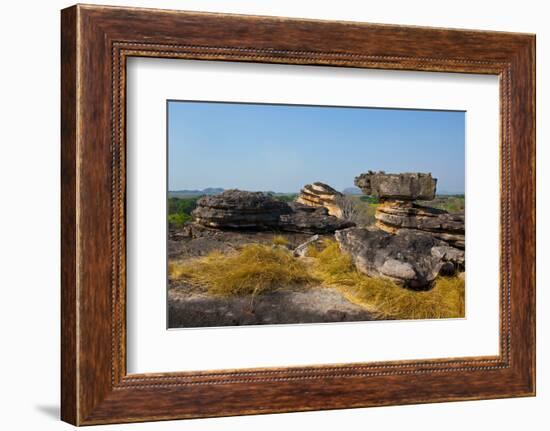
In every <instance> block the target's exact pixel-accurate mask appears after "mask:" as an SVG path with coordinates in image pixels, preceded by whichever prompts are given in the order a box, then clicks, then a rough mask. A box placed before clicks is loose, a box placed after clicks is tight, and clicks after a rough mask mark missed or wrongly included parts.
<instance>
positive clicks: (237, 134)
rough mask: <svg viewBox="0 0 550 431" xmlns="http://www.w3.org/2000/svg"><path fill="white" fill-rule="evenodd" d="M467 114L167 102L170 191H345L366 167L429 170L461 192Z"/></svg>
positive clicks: (445, 188) (446, 188)
mask: <svg viewBox="0 0 550 431" xmlns="http://www.w3.org/2000/svg"><path fill="white" fill-rule="evenodd" d="M464 122H465V113H464V112H457V111H425V110H404V109H374V108H341V107H317V106H300V105H266V104H236V103H211V102H180V101H169V102H168V154H169V156H168V188H169V190H182V189H203V188H206V187H223V188H225V189H228V188H238V189H242V190H251V191H257V190H260V191H275V192H297V191H299V190H300V188H301V187H302V186H303V185H304V184H307V183H311V182H314V181H322V182H324V183H327V184H329V185H331V186H332V187H334V188H336V189H338V190H342V189H344V188H346V187H351V186H353V179H354V177H355V176H357V175H359V174H360V173H362V172H366V171H368V170H374V171H378V170H384V171H386V172H431V173H432V175H433V176H434V177H436V178H437V179H438V183H437V191H438V192H448V193H464V184H465V183H464V174H465V172H464V163H465V161H464V148H465V137H464V133H465V124H464Z"/></svg>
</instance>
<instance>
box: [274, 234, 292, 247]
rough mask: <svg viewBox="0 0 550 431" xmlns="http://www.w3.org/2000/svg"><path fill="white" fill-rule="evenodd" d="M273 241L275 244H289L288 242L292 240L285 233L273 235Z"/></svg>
mask: <svg viewBox="0 0 550 431" xmlns="http://www.w3.org/2000/svg"><path fill="white" fill-rule="evenodd" d="M271 243H272V244H273V245H283V246H287V245H288V244H290V241H289V240H288V238H287V237H286V236H283V235H273V238H271Z"/></svg>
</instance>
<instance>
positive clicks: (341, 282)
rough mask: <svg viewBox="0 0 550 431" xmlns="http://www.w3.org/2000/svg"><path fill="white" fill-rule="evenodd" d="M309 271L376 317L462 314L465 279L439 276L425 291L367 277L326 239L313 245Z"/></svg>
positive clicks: (428, 316)
mask: <svg viewBox="0 0 550 431" xmlns="http://www.w3.org/2000/svg"><path fill="white" fill-rule="evenodd" d="M308 255H310V256H312V257H315V262H314V264H313V268H312V269H311V272H312V275H313V276H314V277H315V278H317V279H318V280H320V281H321V282H322V284H324V285H327V286H333V287H336V288H338V289H339V290H340V291H341V292H342V294H343V295H344V296H345V297H346V298H347V299H348V300H349V301H351V302H354V303H356V304H359V305H361V306H363V307H365V308H367V309H368V310H370V311H372V312H373V313H375V314H376V315H378V316H379V317H389V318H394V319H436V318H452V317H464V281H463V280H461V279H460V278H458V277H452V278H438V279H437V280H436V282H435V285H434V287H433V288H432V289H431V290H428V291H413V290H409V289H405V288H403V287H400V286H398V285H397V284H395V283H393V282H392V281H390V280H386V279H383V278H374V277H367V276H366V275H364V274H361V273H359V272H358V271H357V269H356V268H355V265H354V264H353V261H352V259H351V257H350V256H349V255H347V254H345V253H342V252H341V251H340V248H339V246H338V243H336V241H332V240H328V241H325V243H324V249H322V250H321V251H319V250H318V249H315V248H312V249H311V250H310V253H308Z"/></svg>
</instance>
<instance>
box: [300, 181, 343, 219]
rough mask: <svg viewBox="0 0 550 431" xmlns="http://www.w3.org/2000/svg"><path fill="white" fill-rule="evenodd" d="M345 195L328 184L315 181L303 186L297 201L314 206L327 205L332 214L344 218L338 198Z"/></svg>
mask: <svg viewBox="0 0 550 431" xmlns="http://www.w3.org/2000/svg"><path fill="white" fill-rule="evenodd" d="M343 196H344V195H343V194H342V193H340V192H339V191H337V190H335V189H333V188H332V187H331V186H329V185H328V184H324V183H321V182H315V183H313V184H306V185H305V186H304V187H303V188H302V190H301V191H300V194H299V195H298V197H297V198H296V202H298V203H301V204H304V205H308V206H312V207H325V208H326V209H327V210H328V213H329V214H330V215H333V216H335V217H338V218H342V209H341V208H340V206H339V204H338V199H340V198H342V197H343Z"/></svg>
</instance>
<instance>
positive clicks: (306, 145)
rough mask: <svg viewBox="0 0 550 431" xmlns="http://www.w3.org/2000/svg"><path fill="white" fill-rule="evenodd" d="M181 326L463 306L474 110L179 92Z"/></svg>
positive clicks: (170, 226) (175, 312)
mask: <svg viewBox="0 0 550 431" xmlns="http://www.w3.org/2000/svg"><path fill="white" fill-rule="evenodd" d="M166 109H167V167H168V173H167V219H166V223H167V237H168V239H167V244H168V245H167V286H166V288H167V320H168V322H167V326H168V328H170V329H172V328H200V327H225V326H241V325H281V324H307V323H310V324H311V323H336V322H358V321H362V322H364V321H390V320H392V321H395V320H410V319H452V318H465V317H466V313H465V300H466V298H465V271H466V261H465V245H466V244H465V215H464V214H465V213H464V211H465V175H466V172H465V115H466V114H465V112H464V111H458V110H457V111H443V110H417V109H398V108H391V109H389V108H377V107H355V106H316V105H290V104H269V103H244V102H239V103H236V102H218V101H185V100H168V101H167V108H166Z"/></svg>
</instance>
